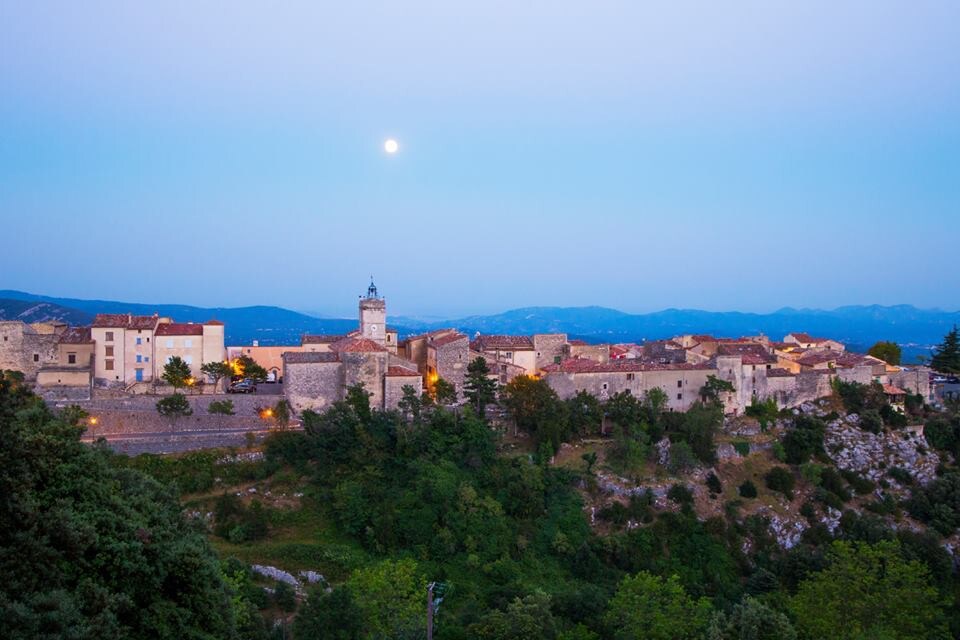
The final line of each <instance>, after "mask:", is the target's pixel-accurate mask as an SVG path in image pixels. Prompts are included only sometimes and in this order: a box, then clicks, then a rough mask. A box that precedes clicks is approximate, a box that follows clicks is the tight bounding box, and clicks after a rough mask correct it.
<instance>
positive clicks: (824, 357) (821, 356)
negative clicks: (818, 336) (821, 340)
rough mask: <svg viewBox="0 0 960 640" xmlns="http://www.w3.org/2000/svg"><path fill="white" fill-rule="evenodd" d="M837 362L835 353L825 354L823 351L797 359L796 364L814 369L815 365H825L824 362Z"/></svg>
mask: <svg viewBox="0 0 960 640" xmlns="http://www.w3.org/2000/svg"><path fill="white" fill-rule="evenodd" d="M836 360H837V354H835V353H823V352H822V351H821V352H817V351H815V352H813V353H807V354H804V355H803V356H802V357H800V358H797V360H796V362H797V363H798V364H801V365H804V366H808V367H812V366H813V365H817V364H823V363H824V362H836Z"/></svg>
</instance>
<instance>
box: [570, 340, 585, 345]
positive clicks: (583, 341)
mask: <svg viewBox="0 0 960 640" xmlns="http://www.w3.org/2000/svg"><path fill="white" fill-rule="evenodd" d="M567 344H569V345H570V346H571V347H585V346H587V341H586V340H569V341H567Z"/></svg>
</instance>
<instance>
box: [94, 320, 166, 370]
mask: <svg viewBox="0 0 960 640" xmlns="http://www.w3.org/2000/svg"><path fill="white" fill-rule="evenodd" d="M90 332H91V335H92V337H93V341H94V343H95V344H96V350H95V351H94V353H95V357H94V371H93V375H94V378H96V379H98V380H103V381H105V382H107V383H110V384H123V383H124V381H125V379H126V378H125V375H124V373H125V372H124V363H125V358H124V355H125V353H126V351H125V348H124V347H125V345H126V340H125V337H124V329H105V328H103V327H93V328H92V329H91V330H90ZM111 332H112V334H113V341H108V340H107V334H108V333H111ZM108 347H113V356H112V358H107V355H106V354H107V348H108ZM108 359H112V360H113V370H112V371H111V370H108V369H107V368H106V361H107V360H108ZM152 360H153V359H152V358H151V361H152Z"/></svg>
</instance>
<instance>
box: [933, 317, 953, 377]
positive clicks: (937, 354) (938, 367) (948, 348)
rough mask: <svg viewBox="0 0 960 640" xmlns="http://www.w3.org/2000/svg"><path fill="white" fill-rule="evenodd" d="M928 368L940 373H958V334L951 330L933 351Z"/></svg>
mask: <svg viewBox="0 0 960 640" xmlns="http://www.w3.org/2000/svg"><path fill="white" fill-rule="evenodd" d="M930 366H931V367H932V368H933V370H934V371H940V372H942V373H960V332H958V331H957V327H954V328H953V329H951V330H950V331H949V332H948V333H947V335H945V336H944V337H943V342H941V343H940V344H939V345H937V347H936V348H935V349H934V350H933V358H931V360H930Z"/></svg>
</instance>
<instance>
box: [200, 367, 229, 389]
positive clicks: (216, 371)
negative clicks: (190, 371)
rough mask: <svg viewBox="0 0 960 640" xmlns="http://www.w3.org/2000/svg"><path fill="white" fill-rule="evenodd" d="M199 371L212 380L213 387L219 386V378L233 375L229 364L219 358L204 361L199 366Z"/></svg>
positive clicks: (224, 378) (223, 378) (222, 378)
mask: <svg viewBox="0 0 960 640" xmlns="http://www.w3.org/2000/svg"><path fill="white" fill-rule="evenodd" d="M200 372H201V373H203V374H204V375H205V376H207V377H208V378H210V379H211V380H213V388H214V389H218V388H219V386H220V381H221V380H226V379H228V378H229V377H230V376H231V375H233V369H232V368H231V367H230V364H229V363H227V362H220V361H219V360H217V361H215V362H204V363H203V365H201V366H200Z"/></svg>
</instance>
